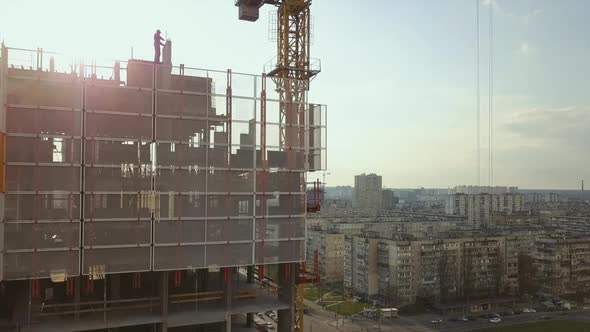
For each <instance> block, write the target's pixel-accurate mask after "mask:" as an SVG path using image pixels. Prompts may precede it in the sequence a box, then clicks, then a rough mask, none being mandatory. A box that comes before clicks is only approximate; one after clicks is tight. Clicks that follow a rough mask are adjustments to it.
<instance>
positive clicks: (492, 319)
mask: <svg viewBox="0 0 590 332" xmlns="http://www.w3.org/2000/svg"><path fill="white" fill-rule="evenodd" d="M501 321H502V319H500V318H497V317H494V318H490V323H494V324H495V323H500V322H501Z"/></svg>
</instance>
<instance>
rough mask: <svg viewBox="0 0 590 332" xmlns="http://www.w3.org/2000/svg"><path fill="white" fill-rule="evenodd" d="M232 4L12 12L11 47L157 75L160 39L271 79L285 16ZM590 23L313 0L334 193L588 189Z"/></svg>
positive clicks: (393, 2)
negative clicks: (362, 185) (151, 69)
mask: <svg viewBox="0 0 590 332" xmlns="http://www.w3.org/2000/svg"><path fill="white" fill-rule="evenodd" d="M233 3H234V1H233V0H179V1H169V2H167V1H151V0H143V1H139V0H129V1H113V0H103V1H99V2H97V1H85V0H77V1H74V0H71V1H68V0H53V1H41V0H36V1H32V0H2V4H1V7H2V10H0V38H1V39H3V40H4V42H5V43H6V45H7V46H11V47H22V48H36V47H43V48H44V49H48V50H55V51H59V52H61V53H65V54H70V55H72V56H75V57H81V58H86V59H90V58H98V59H127V58H129V57H130V54H131V49H133V54H134V57H135V58H144V59H151V58H152V57H153V46H152V35H153V33H154V31H155V30H156V29H158V28H159V29H161V30H162V31H163V34H164V35H165V36H166V35H167V36H168V37H170V38H171V39H172V40H173V45H174V46H173V63H174V64H180V63H184V64H186V65H187V66H193V67H200V68H212V69H221V70H225V69H227V68H231V69H232V70H234V71H238V72H246V73H255V74H259V73H261V72H262V70H263V65H264V64H265V63H266V62H267V61H268V60H270V59H271V58H272V57H273V56H274V55H275V44H274V43H273V42H271V41H269V24H268V23H269V13H270V12H271V11H272V10H273V7H269V6H265V7H263V9H262V10H261V14H260V19H259V21H258V22H256V23H249V22H244V21H239V20H238V18H237V16H238V12H237V8H236V7H234V5H233ZM172 4H173V5H172ZM490 9H491V14H492V19H491V21H492V29H491V32H492V39H491V43H490V38H489V36H490V19H489V17H490V16H489V15H490ZM589 10H590V2H589V1H586V0H559V1H555V0H445V1H438V0H437V1H434V0H411V1H410V0H387V1H386V0H365V1H352V0H342V1H338V4H337V5H336V4H335V1H333V0H330V1H328V0H314V1H313V4H312V9H311V11H312V15H313V22H314V24H313V25H314V38H313V45H312V51H311V52H312V57H314V58H319V59H321V61H322V72H321V73H320V74H319V75H318V77H317V78H316V79H315V80H314V81H313V83H312V85H311V91H310V101H312V102H316V103H321V104H327V105H328V106H327V107H328V142H327V145H328V172H329V173H328V174H327V175H326V182H327V183H328V185H350V184H352V183H353V177H354V175H355V174H360V173H364V172H366V173H368V172H375V173H378V174H380V175H382V176H383V184H384V186H387V187H395V188H411V187H437V188H446V187H453V186H455V185H462V184H477V183H480V184H481V185H488V184H490V182H491V183H492V184H493V185H511V186H519V187H521V188H531V189H535V188H538V189H572V188H578V187H579V183H580V180H581V179H586V182H588V183H590V154H589V153H588V152H590V151H589V146H590V144H589V143H588V142H590V130H589V128H590V93H588V91H589V78H590V64H589V62H588V59H590V38H588V36H587V32H588V31H590V20H587V13H588V12H590V11H589ZM478 11H479V45H480V48H479V50H480V58H479V71H480V80H479V82H480V84H479V91H480V93H479V96H480V103H479V105H480V107H479V110H480V113H479V114H480V134H479V138H480V149H479V151H480V163H479V164H480V167H479V170H480V171H479V174H480V177H479V180H478V176H477V174H478V166H477V165H478V163H477V155H478V153H477V151H478V149H477V146H478V145H477V138H478V132H477V109H478V107H477V96H478V94H477V81H478V80H477V68H478V63H477V36H478V32H477V31H478V29H477V15H476V13H477V12H478ZM490 44H491V45H492V47H491V54H492V57H491V59H492V61H491V62H492V66H491V81H492V82H493V84H492V89H491V92H492V93H491V97H492V98H491V100H492V113H491V115H492V119H493V120H492V133H493V135H492V145H491V146H492V149H491V151H492V159H493V163H492V165H493V167H492V172H490V168H489V167H488V166H489V164H490V163H489V155H490V153H489V152H490V149H489V146H490V145H489V141H490V140H489V135H488V133H489V127H490V126H489V124H490V122H489V118H490V113H489V109H490V103H489V101H490V84H489V82H490V66H489V64H490V61H489V60H490V57H489V54H490ZM490 173H491V176H490ZM316 175H317V174H314V175H312V177H316ZM320 176H321V175H320ZM490 180H491V181H490Z"/></svg>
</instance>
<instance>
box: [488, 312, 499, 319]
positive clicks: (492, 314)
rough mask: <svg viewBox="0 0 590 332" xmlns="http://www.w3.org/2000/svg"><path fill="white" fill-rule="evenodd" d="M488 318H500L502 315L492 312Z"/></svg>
mask: <svg viewBox="0 0 590 332" xmlns="http://www.w3.org/2000/svg"><path fill="white" fill-rule="evenodd" d="M488 318H490V319H491V318H500V314H498V313H496V312H490V313H489V314H488Z"/></svg>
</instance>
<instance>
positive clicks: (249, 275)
mask: <svg viewBox="0 0 590 332" xmlns="http://www.w3.org/2000/svg"><path fill="white" fill-rule="evenodd" d="M246 276H247V277H246V278H247V279H246V280H247V281H248V283H253V282H254V265H248V266H247V267H246Z"/></svg>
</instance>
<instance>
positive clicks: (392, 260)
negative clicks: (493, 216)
mask: <svg viewBox="0 0 590 332" xmlns="http://www.w3.org/2000/svg"><path fill="white" fill-rule="evenodd" d="M371 236H375V237H364V236H355V237H349V238H347V242H346V246H345V274H344V278H345V279H344V280H345V282H344V286H345V288H346V289H349V291H350V292H351V293H352V294H354V295H356V296H359V297H361V298H364V299H368V300H377V301H378V302H380V303H381V304H382V305H385V306H403V305H407V304H413V303H416V302H417V301H418V300H419V299H421V300H426V301H431V302H432V303H439V302H447V301H453V300H460V299H464V298H466V297H470V298H472V299H475V298H486V297H497V296H503V295H516V294H517V293H518V254H519V249H520V242H522V239H521V238H518V237H465V238H448V239H441V240H412V241H410V240H394V239H387V238H379V237H378V235H377V234H373V235H371ZM375 280H377V284H375V283H374V281H375Z"/></svg>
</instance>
